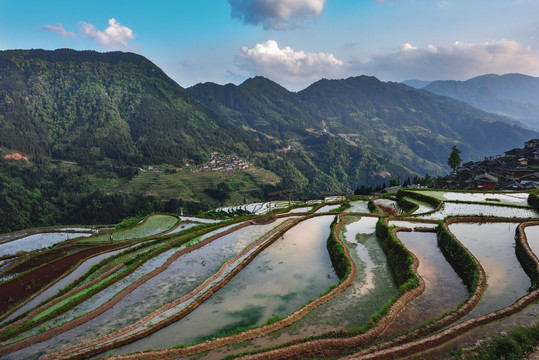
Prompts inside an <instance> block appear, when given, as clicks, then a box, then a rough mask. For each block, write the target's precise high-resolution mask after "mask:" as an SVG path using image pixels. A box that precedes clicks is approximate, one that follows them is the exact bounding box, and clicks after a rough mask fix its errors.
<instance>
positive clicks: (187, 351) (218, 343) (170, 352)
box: [115, 213, 425, 359]
mask: <svg viewBox="0 0 539 360" xmlns="http://www.w3.org/2000/svg"><path fill="white" fill-rule="evenodd" d="M351 214H352V213H346V214H339V222H338V223H337V224H336V226H335V228H334V235H335V237H336V239H338V241H339V242H340V244H341V245H342V246H343V248H344V250H345V255H346V257H347V259H348V261H350V264H351V271H350V274H349V276H348V277H347V278H346V279H345V280H344V281H343V282H342V283H341V284H340V285H339V286H337V287H336V288H335V289H333V290H332V291H331V292H329V293H328V294H326V295H324V296H322V297H320V298H318V299H316V300H315V301H313V302H311V303H309V304H308V305H307V306H305V307H303V308H301V309H300V310H298V311H297V312H295V313H293V314H291V315H290V316H288V317H287V318H285V319H282V320H280V321H277V322H275V323H272V324H270V325H266V326H263V327H260V328H255V329H251V330H248V331H246V332H242V333H240V334H237V335H233V336H230V337H224V338H217V339H213V340H210V341H208V342H205V343H201V344H198V345H194V346H190V347H186V348H181V349H166V350H159V351H152V352H147V353H136V354H129V355H120V356H117V357H115V358H116V359H169V358H175V357H180V356H188V355H192V354H196V353H200V352H204V351H208V350H213V349H216V348H219V347H222V346H225V345H230V344H233V343H238V342H242V341H246V340H250V339H253V338H256V337H259V336H263V335H267V334H269V333H271V332H274V331H277V330H280V329H282V328H284V327H286V326H290V325H292V324H293V323H295V322H297V321H298V320H299V319H301V318H302V317H303V316H305V315H306V314H307V313H308V312H310V311H311V310H312V309H314V308H316V307H317V306H320V305H321V304H323V303H324V302H326V301H328V300H330V299H331V298H334V297H336V296H337V295H338V294H340V293H341V292H342V291H344V290H345V289H346V288H347V287H348V286H350V285H351V283H352V282H353V280H354V279H355V276H356V274H357V266H356V264H355V263H354V262H353V261H352V259H351V257H350V253H349V250H348V248H347V247H346V246H344V245H343V243H342V240H341V239H340V236H339V233H340V229H341V227H342V225H343V224H344V223H345V222H344V221H342V217H341V216H342V215H344V216H350V215H351ZM370 216H372V217H378V216H373V215H370ZM398 230H399V229H394V230H393V231H394V232H396V231H398ZM418 265H419V262H418V260H417V258H416V257H415V256H414V264H413V269H414V272H416V273H417V266H418ZM418 278H419V287H417V288H415V289H414V290H412V291H409V292H407V293H405V294H404V295H403V296H401V297H400V298H399V299H398V300H397V301H396V302H395V303H394V305H393V306H392V307H391V309H390V310H389V312H388V314H387V315H386V316H385V317H384V318H382V319H381V320H380V322H379V327H375V328H372V329H370V330H369V331H367V332H365V333H364V334H362V335H359V336H357V337H354V338H344V339H319V340H314V341H310V342H306V343H301V344H295V345H291V346H288V347H285V348H282V349H277V350H274V351H276V352H277V353H279V354H281V355H282V356H281V357H274V355H275V354H273V353H272V354H269V353H268V352H265V353H263V354H258V355H252V356H251V357H252V358H264V359H266V358H283V359H289V358H291V356H293V354H295V352H293V350H294V349H293V348H294V347H299V348H302V350H300V352H299V354H300V355H301V356H304V355H305V354H306V353H308V351H305V350H306V349H308V350H314V349H317V348H319V347H320V346H318V345H319V344H322V348H325V347H326V345H327V344H326V343H328V342H331V341H333V340H338V341H345V342H350V341H352V342H353V345H352V347H355V346H358V343H357V341H358V340H359V342H360V344H365V343H369V342H372V341H374V339H375V338H376V336H378V334H379V333H380V332H381V331H383V329H385V327H387V326H388V325H389V324H390V323H391V322H392V321H393V319H394V318H395V317H396V316H397V315H398V313H399V312H400V311H401V310H402V309H403V308H404V306H405V305H406V304H407V303H408V302H409V301H411V300H412V299H413V298H415V297H417V296H418V295H420V294H421V293H422V292H423V290H424V287H425V284H424V281H423V279H421V277H418ZM332 334H334V335H336V336H337V335H338V333H337V332H333V333H332ZM315 344H316V345H315ZM339 347H340V345H339ZM291 350H292V353H291ZM270 353H271V352H270ZM248 358H249V357H248Z"/></svg>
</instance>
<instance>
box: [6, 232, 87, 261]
mask: <svg viewBox="0 0 539 360" xmlns="http://www.w3.org/2000/svg"><path fill="white" fill-rule="evenodd" d="M91 235H92V234H91V233H88V232H84V233H68V232H50V233H40V234H34V235H28V236H25V237H23V238H20V239H17V240H13V241H10V242H7V243H4V244H0V256H5V255H13V254H16V253H17V252H18V251H33V250H37V249H44V248H46V247H49V246H52V245H54V244H57V243H59V242H62V241H66V240H69V239H75V238H78V237H88V236H91Z"/></svg>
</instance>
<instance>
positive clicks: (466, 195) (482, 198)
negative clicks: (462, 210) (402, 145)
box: [417, 190, 528, 206]
mask: <svg viewBox="0 0 539 360" xmlns="http://www.w3.org/2000/svg"><path fill="white" fill-rule="evenodd" d="M417 193H419V194H423V195H427V196H430V197H433V198H435V199H438V200H442V201H445V200H449V201H468V202H470V201H471V202H484V203H498V204H510V205H520V206H528V193H522V192H503V193H501V192H500V193H484V192H460V191H429V190H422V191H417Z"/></svg>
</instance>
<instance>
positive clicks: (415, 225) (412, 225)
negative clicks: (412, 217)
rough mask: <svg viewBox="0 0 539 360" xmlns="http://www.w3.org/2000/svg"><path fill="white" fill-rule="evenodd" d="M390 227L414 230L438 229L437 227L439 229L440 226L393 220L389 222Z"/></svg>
mask: <svg viewBox="0 0 539 360" xmlns="http://www.w3.org/2000/svg"><path fill="white" fill-rule="evenodd" d="M388 225H389V226H396V227H404V228H409V229H414V228H429V229H436V227H438V224H429V223H421V222H414V221H403V220H391V221H389V223H388Z"/></svg>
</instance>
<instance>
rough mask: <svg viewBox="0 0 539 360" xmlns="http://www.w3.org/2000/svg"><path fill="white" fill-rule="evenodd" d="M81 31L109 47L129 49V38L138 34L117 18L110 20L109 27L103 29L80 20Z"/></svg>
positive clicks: (132, 38) (133, 37)
mask: <svg viewBox="0 0 539 360" xmlns="http://www.w3.org/2000/svg"><path fill="white" fill-rule="evenodd" d="M80 26H81V29H80V30H81V32H82V34H83V35H84V36H86V37H88V38H90V39H92V40H94V41H95V42H97V43H98V44H100V45H102V46H103V47H105V48H107V49H128V48H129V47H130V46H129V40H134V39H135V37H136V35H135V34H133V30H131V29H130V28H128V27H127V26H123V25H120V23H119V22H118V21H116V19H114V18H112V19H110V20H109V27H108V28H106V29H105V30H103V31H100V30H97V28H96V27H95V26H94V25H92V24H87V23H85V22H80Z"/></svg>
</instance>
